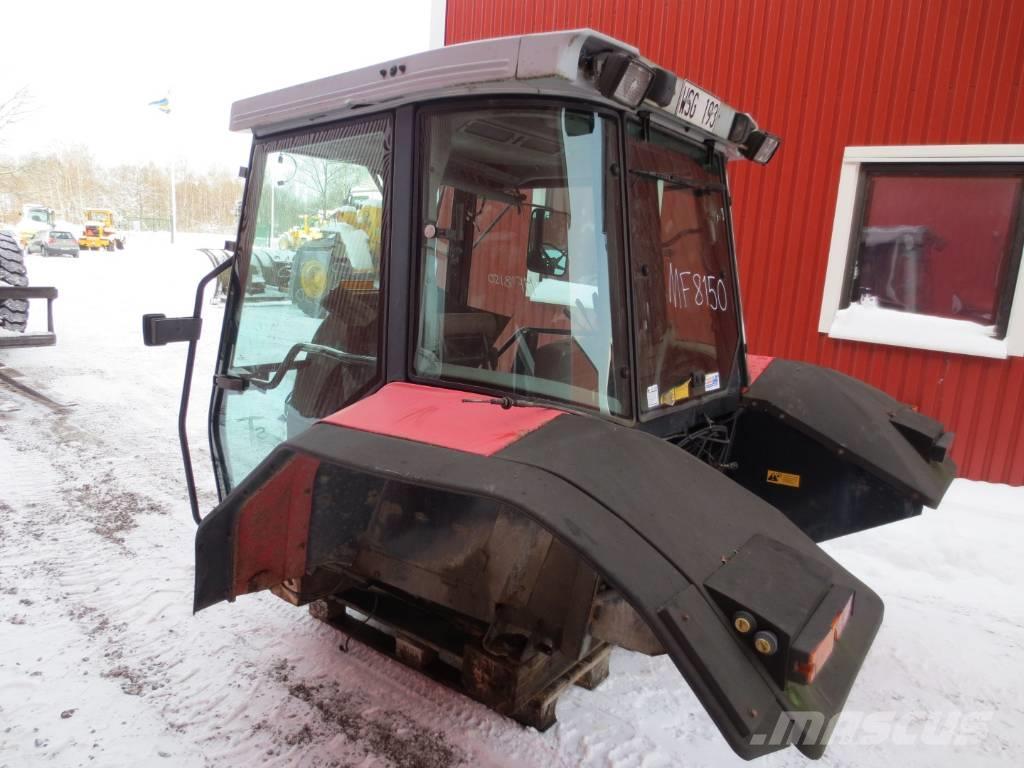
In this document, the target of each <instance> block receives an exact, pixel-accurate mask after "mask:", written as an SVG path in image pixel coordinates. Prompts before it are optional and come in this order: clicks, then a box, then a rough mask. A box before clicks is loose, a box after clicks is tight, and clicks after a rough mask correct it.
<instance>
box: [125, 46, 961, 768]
mask: <svg viewBox="0 0 1024 768" xmlns="http://www.w3.org/2000/svg"><path fill="white" fill-rule="evenodd" d="M231 127H232V128H233V129H235V130H251V131H252V133H253V135H254V142H253V150H252V156H251V161H250V164H249V167H248V170H247V172H246V178H247V184H246V193H245V197H244V201H243V206H242V215H241V221H240V226H239V232H238V238H237V243H233V244H231V248H230V250H233V251H234V252H235V256H234V258H233V259H231V260H228V261H226V262H224V263H223V264H221V265H219V266H218V267H217V269H215V270H214V272H212V273H211V274H210V275H208V276H207V277H206V278H204V281H203V282H202V283H201V284H200V287H199V289H198V292H197V296H196V310H195V314H194V316H193V317H192V318H165V317H163V316H162V315H147V316H146V317H145V318H144V322H143V331H144V337H145V340H146V343H147V344H162V343H167V342H168V341H182V340H187V341H190V342H191V343H190V347H189V357H188V362H187V366H186V381H185V387H184V391H183V396H182V408H181V414H180V419H179V432H180V435H181V438H182V447H183V455H184V458H185V466H186V478H187V480H188V485H189V492H190V499H191V502H192V506H193V514H194V516H195V518H196V521H197V522H198V523H200V525H199V530H198V533H197V537H196V589H195V608H196V610H202V609H205V608H208V607H210V606H212V605H214V604H216V603H219V602H221V601H224V600H228V601H231V600H234V599H235V598H236V597H238V596H239V595H242V594H246V593H250V592H256V591H260V590H264V589H270V590H272V591H273V592H274V593H275V594H277V595H278V596H280V597H282V598H284V599H286V600H288V601H290V602H292V603H295V604H299V605H301V604H307V603H308V604H310V606H311V611H313V613H314V615H317V616H318V617H320V618H323V619H325V620H328V621H331V622H332V623H334V624H336V625H337V626H340V627H343V628H345V629H346V631H353V632H356V631H358V632H359V633H360V636H361V637H364V638H365V639H366V640H367V642H370V643H371V644H374V645H375V646H376V647H379V648H381V649H382V650H384V651H385V652H387V653H390V654H391V655H393V656H395V657H396V658H398V659H399V660H401V661H403V662H405V663H407V664H411V665H413V666H415V667H417V668H418V669H421V670H422V671H423V672H425V673H427V674H430V675H432V676H434V677H436V678H438V679H440V680H442V681H444V682H446V683H447V684H450V685H453V686H454V687H457V688H459V689H460V690H462V691H463V692H465V693H466V694H468V695H470V696H472V697H474V698H476V699H478V700H481V701H483V702H485V703H486V704H488V705H489V706H491V707H493V708H495V709H497V710H498V711H500V712H503V713H505V714H507V715H509V716H511V717H514V718H515V719H517V720H519V721H521V722H524V723H528V724H531V725H535V726H537V727H539V728H541V729H543V728H546V727H548V726H549V725H551V724H552V723H553V722H554V718H555V704H556V703H557V698H558V695H559V693H560V692H561V691H562V690H564V688H565V687H566V686H567V685H570V684H572V683H573V682H576V683H579V684H583V685H587V686H591V687H592V686H593V685H596V684H598V683H599V682H600V681H601V679H603V676H604V675H606V674H607V659H608V651H609V649H610V648H611V647H612V646H616V645H617V646H621V647H625V648H629V649H632V650H636V651H640V652H643V653H649V654H660V653H667V654H668V655H669V656H670V657H671V659H672V661H673V662H674V664H675V666H676V667H677V668H678V669H679V671H680V673H681V674H682V675H683V677H684V678H685V679H686V680H687V682H688V683H689V684H690V685H691V687H692V688H693V689H694V691H695V692H696V694H697V696H698V697H699V698H700V700H701V702H702V703H703V704H704V706H705V707H706V708H707V710H708V712H709V714H710V716H711V718H712V719H713V720H714V722H715V724H716V725H717V726H718V728H719V729H720V731H721V732H722V734H723V736H724V737H725V738H726V740H727V741H728V743H729V745H730V746H731V747H732V748H733V749H734V750H736V752H737V753H739V754H740V755H742V756H744V757H747V758H751V757H756V756H759V755H763V754H766V753H768V752H771V751H773V750H776V749H780V748H782V747H784V746H786V745H788V744H794V745H796V746H797V747H798V748H799V749H800V750H801V751H803V752H804V753H805V754H807V755H808V756H811V757H817V756H820V755H821V754H822V752H823V750H824V748H825V743H826V741H827V734H828V729H824V730H823V729H820V728H818V729H809V728H808V724H809V723H811V722H812V721H814V722H816V721H817V719H818V718H820V719H821V720H822V721H828V720H830V719H831V718H833V717H834V716H836V715H837V714H838V712H839V711H840V710H841V709H842V705H843V702H844V701H845V699H846V696H847V694H848V692H849V690H850V688H851V686H852V685H853V682H854V679H855V677H856V674H857V670H858V669H859V667H860V664H861V662H862V661H863V659H864V657H865V655H866V653H867V650H868V648H869V646H870V644H871V641H872V639H873V637H874V634H875V632H876V631H877V628H878V626H879V623H880V621H881V615H882V605H881V601H880V600H879V599H878V597H877V595H875V594H874V592H872V591H871V590H870V589H869V588H868V587H867V586H866V585H864V584H863V583H861V582H860V581H859V580H857V579H856V578H855V577H854V576H853V575H851V574H850V573H848V572H847V571H846V570H845V569H844V568H843V567H842V566H841V565H839V564H838V563H836V562H835V561H834V560H832V558H830V557H829V556H828V555H827V554H826V553H825V552H824V551H823V550H821V549H820V548H819V547H818V546H817V545H816V542H819V541H822V540H824V539H827V538H831V537H833V536H838V535H842V534H845V533H850V532H853V531H857V530H861V529H864V528H867V527H871V526H874V525H879V524H882V523H886V522H892V521H895V520H900V519H903V518H906V517H910V516H913V515H915V514H919V513H920V511H921V508H922V506H923V505H924V504H928V505H932V506H934V505H936V504H938V502H939V500H940V499H941V498H942V495H943V493H944V492H945V489H946V487H947V486H948V484H949V482H950V480H951V478H952V476H953V473H954V467H953V465H952V463H951V461H950V460H949V458H948V456H947V452H948V448H949V443H950V440H951V436H950V435H948V434H946V433H945V431H944V430H943V429H942V426H941V425H940V424H938V423H936V422H934V421H932V420H931V419H928V418H926V417H924V416H922V415H920V414H917V413H916V412H914V411H912V410H911V409H910V408H908V407H906V406H904V405H902V404H900V403H897V402H896V401H894V400H892V399H891V398H888V397H887V396H886V395H884V394H883V393H881V392H879V391H877V390H874V389H872V388H870V387H868V386H866V385H864V384H862V383H860V382H857V381H855V380H853V379H850V378H848V377H845V376H842V375H841V374H838V373H835V372H832V371H828V370H825V369H821V368H817V367H815V366H810V365H804V364H800V363H793V362H788V361H783V360H771V359H754V358H748V356H747V354H746V348H745V343H744V338H743V318H742V310H741V306H742V305H741V301H740V296H739V282H738V276H737V269H736V258H735V248H734V244H733V239H732V226H731V212H730V205H729V191H728V175H727V172H726V171H727V166H728V164H729V163H730V162H731V161H734V160H741V159H744V158H746V159H749V160H753V161H755V162H759V163H767V162H768V161H769V160H770V159H771V157H772V155H773V154H774V152H775V150H776V149H777V147H778V146H779V140H778V138H777V137H774V136H772V135H771V134H769V133H767V132H765V131H762V130H761V129H759V128H758V127H757V124H756V123H755V121H754V120H753V118H752V117H750V116H749V115H747V114H745V113H742V112H739V111H737V110H735V109H734V108H732V107H730V106H729V105H727V104H725V103H724V102H722V101H721V100H720V99H717V98H716V97H714V96H713V95H712V94H710V93H708V92H706V91H704V90H702V89H700V88H698V87H697V86H695V85H693V84H692V83H690V82H688V81H686V80H685V79H683V78H681V77H678V76H676V75H675V74H673V73H671V72H668V71H667V70H665V69H663V68H661V67H659V66H657V65H656V64H654V63H653V62H650V61H648V60H646V59H644V58H643V57H642V56H640V55H639V52H638V51H636V50H635V49H633V48H631V47H629V46H627V45H624V44H622V43H620V42H618V41H615V40H612V39H611V38H608V37H605V36H603V35H600V34H598V33H595V32H593V31H590V30H576V31H570V32H558V33H550V34H541V35H529V36H524V37H514V38H503V39H499V40H489V41H482V42H479V43H470V44H465V45H460V46H453V47H451V48H445V49H441V50H435V51H430V52H427V53H423V54H418V55H416V56H412V57H409V58H408V59H403V60H399V61H395V62H389V63H386V64H383V65H381V66H379V67H371V68H367V69H363V70H357V71H355V72H351V73H348V74H344V75H338V76H336V77H333V78H327V79H324V80H319V81H316V82H312V83H307V84H304V85H300V86H295V87H293V88H287V89H284V90H281V91H276V92H273V93H270V94H265V95H263V96H258V97H255V98H252V99H247V100H244V101H241V102H238V103H236V104H235V105H234V107H233V109H232V118H231ZM332 212H333V213H332ZM297 216H310V217H316V218H317V219H318V220H319V221H321V222H323V225H322V226H321V227H319V228H318V237H316V238H311V239H308V240H305V241H303V242H300V243H294V244H293V245H294V246H295V248H294V251H293V255H292V256H291V260H292V261H291V269H290V272H289V274H290V277H289V284H288V286H287V287H286V286H284V285H283V284H279V285H277V286H276V287H271V285H270V282H269V281H264V282H263V283H261V285H262V287H261V288H260V290H259V292H258V293H259V295H258V296H257V295H256V292H255V291H254V289H253V288H252V285H251V283H252V281H253V280H255V279H257V278H258V277H259V274H258V273H259V269H258V268H257V267H256V266H254V265H257V264H258V262H257V260H256V259H255V256H254V253H255V252H256V251H257V250H258V246H261V245H263V244H264V243H272V242H275V241H276V238H277V236H278V234H279V233H277V232H275V231H274V230H275V228H276V226H277V224H276V222H283V224H281V226H288V224H289V223H290V222H292V221H294V220H295V217H297ZM220 273H227V274H228V275H229V289H228V296H227V301H226V305H225V314H224V324H223V328H222V332H221V345H220V351H219V358H218V363H217V372H216V376H215V380H214V387H213V392H212V398H211V405H210V420H209V424H210V441H211V447H212V453H213V459H214V472H215V475H216V478H217V486H218V491H219V494H220V504H219V505H218V506H217V507H216V508H215V509H214V510H212V511H211V512H210V513H209V514H207V515H205V516H203V515H201V513H200V510H199V506H198V502H197V500H196V494H195V487H194V481H193V478H192V467H191V461H190V458H189V451H188V444H187V440H186V435H185V430H184V423H185V421H184V419H185V413H186V410H187V406H188V401H187V393H188V391H189V385H190V382H191V374H192V363H193V360H194V354H195V347H196V343H195V342H196V339H197V338H198V332H199V328H200V324H201V322H200V320H199V312H200V309H201V306H202V290H203V288H204V286H205V284H206V283H208V282H209V281H210V280H212V279H213V278H214V277H216V276H217V275H218V274H220ZM268 299H269V300H268ZM353 616H358V617H359V619H358V620H355V619H353ZM809 718H810V719H809ZM812 730H813V732H811V731H812Z"/></svg>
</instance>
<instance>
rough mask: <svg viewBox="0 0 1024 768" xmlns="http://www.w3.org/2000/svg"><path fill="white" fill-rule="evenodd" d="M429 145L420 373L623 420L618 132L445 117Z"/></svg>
mask: <svg viewBox="0 0 1024 768" xmlns="http://www.w3.org/2000/svg"><path fill="white" fill-rule="evenodd" d="M421 135H422V144H421V151H422V153H423V155H424V160H425V165H424V184H425V189H424V192H423V195H422V206H423V208H422V219H421V224H422V226H423V250H422V260H423V266H422V269H421V276H422V284H421V296H420V312H419V327H418V343H417V350H416V360H415V371H416V373H417V374H418V375H419V376H423V377H428V378H433V379H444V380H458V381H463V382H468V383H472V384H476V385H479V386H483V387H487V388H493V389H498V390H502V391H507V392H509V393H510V394H513V395H523V396H527V397H529V396H536V397H542V398H545V399H554V400H562V401H566V402H569V403H573V404H576V405H580V406H583V407H586V408H592V409H595V410H597V411H600V412H601V413H610V414H616V415H628V413H629V397H628V391H629V389H628V387H629V380H628V379H627V378H625V377H622V376H621V375H620V374H619V368H620V367H622V366H626V365H627V363H628V350H627V345H626V341H625V329H624V322H623V317H624V313H623V312H621V311H615V312H613V308H618V307H622V306H623V298H624V297H623V292H622V288H621V279H620V275H619V270H620V267H619V265H620V263H621V257H620V254H621V250H620V249H621V245H620V241H621V237H620V227H621V224H620V222H621V210H620V208H621V206H620V191H619V190H620V187H619V180H618V178H617V177H616V176H614V175H613V173H615V169H616V167H617V166H616V163H617V157H618V138H617V129H616V125H615V123H614V122H613V121H612V120H611V119H609V118H606V117H603V116H601V115H598V114H595V113H593V112H587V111H579V110H571V109H564V108H561V107H523V108H508V109H473V110H465V111H438V112H435V113H432V114H430V115H428V116H426V117H425V118H424V120H423V124H422V134H421Z"/></svg>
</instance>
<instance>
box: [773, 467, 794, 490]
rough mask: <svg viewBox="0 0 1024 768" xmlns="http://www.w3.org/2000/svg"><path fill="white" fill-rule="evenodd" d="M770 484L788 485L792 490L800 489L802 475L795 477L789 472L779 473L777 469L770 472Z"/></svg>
mask: <svg viewBox="0 0 1024 768" xmlns="http://www.w3.org/2000/svg"><path fill="white" fill-rule="evenodd" d="M767 479H768V482H769V483H772V484H774V485H788V486H789V487H790V488H799V487H800V475H793V474H790V473H789V472H779V470H777V469H769V470H768V478H767Z"/></svg>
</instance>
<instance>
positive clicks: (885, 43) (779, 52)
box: [445, 0, 1024, 485]
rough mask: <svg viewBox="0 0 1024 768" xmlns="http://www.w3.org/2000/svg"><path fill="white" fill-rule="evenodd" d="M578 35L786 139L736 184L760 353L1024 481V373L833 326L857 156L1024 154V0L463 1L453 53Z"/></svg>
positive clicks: (454, 13) (999, 474) (970, 471)
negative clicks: (838, 220) (850, 155)
mask: <svg viewBox="0 0 1024 768" xmlns="http://www.w3.org/2000/svg"><path fill="white" fill-rule="evenodd" d="M574 27H592V28H594V29H596V30H599V31H601V32H604V33H606V34H610V35H612V36H614V37H617V38H619V39H621V40H624V41H626V42H629V43H631V44H633V45H635V46H637V47H638V48H639V49H640V50H641V51H642V52H643V53H644V55H645V56H648V57H649V58H651V59H653V60H655V61H657V62H659V63H660V64H662V65H664V66H666V67H668V68H669V69H672V70H674V71H676V72H679V73H681V74H684V75H685V76H686V77H688V78H691V79H692V80H694V81H695V82H697V83H699V84H701V85H702V86H704V87H705V88H708V89H709V90H711V91H713V92H714V93H716V94H718V95H719V96H721V97H722V98H723V99H725V100H726V101H727V102H729V103H730V104H732V105H734V106H736V107H738V108H740V109H744V110H747V111H749V112H751V113H752V114H753V115H754V116H755V118H756V119H757V121H758V122H759V123H760V124H761V125H763V126H765V127H766V128H768V129H769V130H771V131H773V132H776V133H779V134H780V135H781V136H782V137H783V141H784V143H783V146H782V149H781V150H780V152H779V154H778V156H777V158H776V159H775V161H773V162H772V164H771V165H769V166H768V167H766V168H761V167H758V166H754V165H752V164H749V163H743V164H741V163H737V164H736V165H735V167H734V170H733V171H732V179H731V181H732V187H733V192H734V195H735V220H736V230H737V231H736V235H737V248H738V251H739V259H740V269H741V276H742V277H741V280H742V288H743V298H744V303H745V311H746V322H747V331H748V334H749V342H750V350H751V352H754V353H760V354H771V355H777V356H780V357H789V358H795V359H802V360H808V361H811V362H814V363H819V364H822V365H827V366H831V367H834V368H837V369H839V370H841V371H844V372H846V373H849V374H851V375H854V376H857V377H859V378H861V379H864V380H865V381H867V382H869V383H871V384H873V385H875V386H878V387H881V388H882V389H885V390H886V391H888V392H890V393H891V394H892V395H894V396H895V397H898V398H900V399H901V400H904V401H906V402H909V403H912V404H914V405H916V406H918V407H919V408H920V409H921V410H922V411H923V412H925V413H928V414H930V415H933V416H935V417H937V418H940V419H942V420H943V421H944V422H945V423H946V425H947V426H948V427H949V428H950V429H953V430H954V431H956V432H957V435H958V436H957V440H956V442H955V446H954V452H953V455H954V458H955V459H956V461H957V463H958V465H959V467H960V473H961V474H962V475H963V476H966V477H970V478H975V479H985V480H991V481H996V482H1008V483H1013V484H1016V485H1021V484H1024V450H1022V449H1021V447H1020V444H1019V442H1018V438H1017V436H1018V435H1019V434H1020V431H1021V428H1022V427H1024V359H1022V358H1012V359H1011V360H1009V361H1001V360H988V359H984V358H974V357H966V356H962V355H949V354H942V353H935V352H923V351H916V350H907V349H900V348H896V347H885V346H878V345H871V344H861V343H857V342H848V341H835V340H832V339H829V338H828V337H827V336H825V335H823V334H820V333H818V330H817V320H818V313H819V309H820V306H821V290H822V285H823V282H824V276H825V266H826V261H827V258H828V248H829V241H830V238H831V233H832V218H833V215H834V213H835V203H836V189H837V186H838V181H839V168H840V163H841V160H842V156H843V149H844V147H846V146H853V145H871V144H980V143H1024V94H1022V93H1021V80H1022V78H1024V46H1022V45H1021V40H1022V39H1024V2H1020V0H986V2H969V1H968V0H934V1H933V0H832V1H827V0H818V1H817V2H811V1H808V0H448V12H447V29H446V35H445V39H446V42H447V43H449V44H451V43H458V42H464V41H466V40H476V39H480V38H485V37H498V36H501V35H515V34H524V33H528V32H541V31H546V30H555V29H571V28H574ZM1020 300H1021V297H1018V301H1020Z"/></svg>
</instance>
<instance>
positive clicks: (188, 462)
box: [178, 256, 235, 525]
mask: <svg viewBox="0 0 1024 768" xmlns="http://www.w3.org/2000/svg"><path fill="white" fill-rule="evenodd" d="M234 263H235V257H234V256H230V257H228V258H227V259H225V260H224V261H222V262H221V263H220V264H218V265H217V266H216V267H214V268H213V269H212V270H210V271H209V272H207V273H206V275H205V276H204V277H203V278H202V279H201V280H200V281H199V285H197V286H196V302H195V305H194V306H193V308H192V317H193V318H194V319H195V320H201V318H202V316H203V291H204V290H205V289H206V286H207V285H208V284H209V283H210V281H211V280H214V279H215V278H217V277H218V276H219V275H220V273H221V272H224V271H225V270H227V269H229V268H230V267H231V266H232V265H233V264H234ZM198 345H199V334H198V333H197V334H196V336H195V338H193V339H190V340H189V342H188V352H187V353H186V356H185V380H184V382H183V383H182V386H181V405H180V406H179V407H178V441H179V442H180V443H181V458H182V462H183V463H184V465H185V484H186V485H187V486H188V501H189V504H190V505H191V506H192V519H193V520H195V521H196V525H199V523H201V522H202V520H203V518H202V516H201V515H200V514H199V496H198V494H197V493H196V478H195V475H194V474H193V472H192V453H191V451H190V450H189V447H188V432H187V431H186V429H185V421H186V419H187V417H188V398H189V394H190V393H191V391H192V369H193V368H194V366H195V362H196V348H197V347H198Z"/></svg>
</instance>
